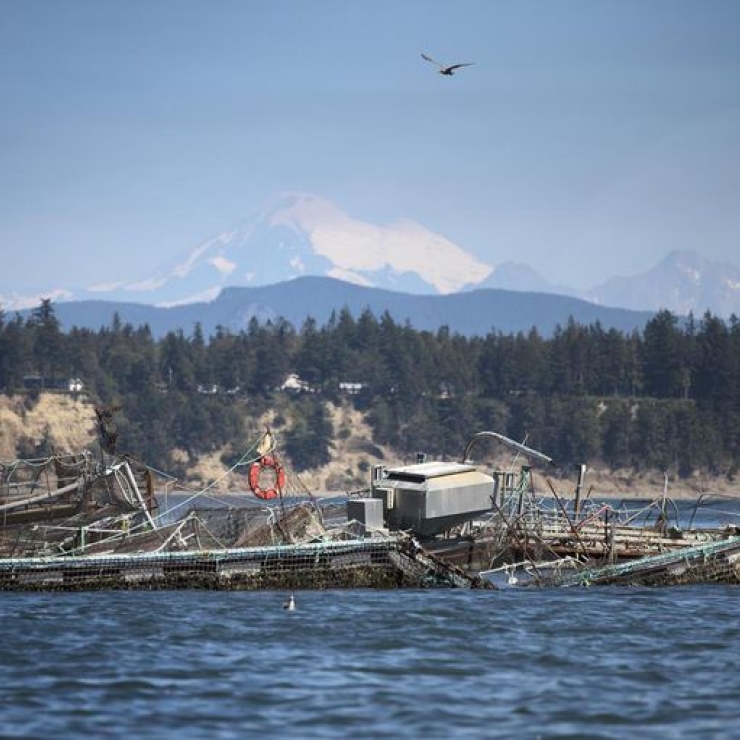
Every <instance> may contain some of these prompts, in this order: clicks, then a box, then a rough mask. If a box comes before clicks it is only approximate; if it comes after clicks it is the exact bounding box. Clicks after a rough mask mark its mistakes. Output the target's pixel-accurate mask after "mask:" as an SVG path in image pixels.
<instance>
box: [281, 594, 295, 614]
mask: <svg viewBox="0 0 740 740" xmlns="http://www.w3.org/2000/svg"><path fill="white" fill-rule="evenodd" d="M283 609H287V610H288V611H289V612H294V611H295V599H294V598H293V594H291V595H290V598H289V599H288V600H287V601H286V602H285V603H284V604H283Z"/></svg>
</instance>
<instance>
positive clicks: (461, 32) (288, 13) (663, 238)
mask: <svg viewBox="0 0 740 740" xmlns="http://www.w3.org/2000/svg"><path fill="white" fill-rule="evenodd" d="M421 51H425V52H427V53H428V54H430V55H432V56H434V57H436V58H438V59H441V60H444V61H450V62H455V61H473V62H475V66H472V67H469V68H466V69H464V70H462V71H461V72H460V73H459V74H458V75H455V76H454V77H452V78H448V77H443V76H441V75H438V74H436V72H435V70H434V68H433V67H432V66H431V65H429V64H427V63H425V62H424V61H423V60H422V59H421V58H420V56H419V55H420V52H421ZM0 95H1V98H0V100H1V103H0V257H2V260H1V262H0V292H2V291H9V290H13V289H16V290H22V289H24V288H25V287H26V286H32V285H36V286H43V287H46V286H51V285H56V284H60V283H62V284H64V283H66V284H69V285H79V284H82V283H90V282H94V281H102V280H105V279H108V278H112V277H114V276H117V277H120V278H129V279H133V278H138V277H141V276H142V275H146V274H147V273H148V271H149V270H152V269H154V268H156V267H157V266H159V265H161V264H164V263H166V262H169V261H170V260H171V259H172V258H173V257H175V256H178V255H180V254H182V253H185V252H188V251H189V250H191V249H192V248H193V247H194V246H196V245H197V244H198V243H199V242H201V241H202V240H204V239H206V238H208V237H210V236H213V235H214V234H216V233H218V232H220V231H223V230H225V229H228V228H229V227H231V226H232V225H233V224H234V223H235V222H236V221H238V220H240V219H241V218H243V217H245V216H248V215H249V214H251V213H253V212H255V211H257V210H259V209H260V208H261V207H262V206H263V205H264V204H265V203H266V202H268V201H269V200H271V199H272V198H274V197H275V196H276V195H277V194H279V193H280V192H282V191H286V190H301V191H306V192H310V193H314V194H317V195H320V196H323V197H325V198H328V199H330V200H332V201H333V202H335V203H336V204H337V205H338V206H340V207H341V208H343V209H344V210H346V211H347V212H348V213H349V214H350V215H352V216H354V217H356V218H360V219H365V220H370V221H375V222H388V221H391V220H393V219H395V218H399V217H409V218H413V219H416V220H418V221H419V222H421V223H422V224H423V225H424V226H426V227H427V228H429V229H432V230H434V231H438V232H440V233H442V234H443V235H444V236H446V237H447V238H449V239H451V240H452V241H454V242H455V243H457V244H458V245H460V246H461V247H463V248H465V249H467V250H468V251H470V252H472V253H474V254H475V255H477V256H478V257H480V258H482V259H483V260H485V261H487V262H489V263H491V264H495V263H498V262H502V261H505V260H517V261H522V262H527V263H529V264H530V265H532V266H533V267H535V268H536V269H537V270H538V271H540V272H541V273H543V274H545V275H546V276H547V277H549V278H550V279H552V280H554V281H558V282H561V283H567V284H570V285H573V286H575V287H583V288H585V287H590V286H591V285H593V284H595V283H597V282H599V281H601V280H602V279H604V278H606V277H608V276H611V275H614V274H633V273H636V272H641V271H643V270H646V269H649V268H650V267H652V266H653V265H654V264H656V263H657V262H658V261H659V260H660V259H661V258H662V257H664V256H665V255H666V254H667V253H668V252H669V251H671V250H673V249H695V250H697V251H699V252H701V253H702V254H705V255H706V256H709V257H713V258H717V259H723V260H726V261H732V262H734V263H735V264H739V263H740V249H739V247H740V240H739V239H738V235H739V234H740V2H736V1H735V0H726V1H721V0H693V1H691V2H689V1H685V0H634V1H632V0H562V1H560V0H540V1H539V2H534V1H530V0H509V1H508V2H499V1H498V0H455V2H450V0H444V1H442V2H438V1H436V0H263V1H257V0H239V1H237V0H234V1H231V2H228V1H224V0H214V1H212V2H206V1H201V0H198V1H191V2H189V1H187V0H171V1H170V0H89V1H82V0H47V1H41V0H0Z"/></svg>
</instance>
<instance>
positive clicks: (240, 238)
mask: <svg viewBox="0 0 740 740" xmlns="http://www.w3.org/2000/svg"><path fill="white" fill-rule="evenodd" d="M305 276H315V277H331V278H336V279H339V280H342V281H344V282H347V283H350V284H354V285H358V286H363V287H366V288H380V289H385V290H392V291H395V292H398V293H406V294H411V295H430V294H431V295H434V294H436V295H449V294H454V293H459V292H465V291H470V290H475V289H481V288H491V289H506V290H514V291H520V292H530V293H550V294H556V295H563V296H570V297H575V298H581V299H583V300H586V301H589V302H591V303H596V304H600V305H602V306H612V307H615V308H628V309H632V310H638V311H644V310H653V311H655V310H659V309H663V308H665V309H668V310H670V311H673V312H674V313H676V314H679V315H685V314H687V313H689V312H693V313H694V314H695V315H698V316H700V315H702V314H703V313H704V312H705V311H707V310H709V311H711V312H712V313H714V314H715V315H717V316H721V317H725V318H726V317H729V316H730V315H731V314H733V313H734V314H736V315H740V269H739V268H737V267H735V266H733V265H729V264H721V263H718V262H714V261H712V260H709V259H706V258H704V257H700V256H699V255H698V254H696V253H694V252H674V253H671V254H669V255H668V256H667V257H666V258H665V259H664V260H663V261H662V262H661V263H660V264H658V265H657V266H656V267H654V268H653V269H651V270H649V271H648V272H645V273H643V274H640V275H634V276H631V277H613V278H610V279H609V280H606V281H605V282H604V283H602V284H600V285H597V286H596V287H594V288H593V289H591V290H588V291H579V290H576V289H573V288H569V287H568V286H563V285H557V284H554V283H552V282H550V281H549V280H547V278H546V277H543V276H542V275H540V274H539V273H538V272H537V271H536V270H535V269H533V268H532V267H531V266H529V265H526V264H523V263H519V262H504V263H501V264H498V265H490V264H486V263H485V262H483V261H481V260H480V259H478V258H477V257H475V256H474V255H472V254H471V253H470V252H468V251H466V250H465V249H464V248H462V247H461V246H459V245H457V244H455V243H453V242H452V241H450V240H449V239H447V238H446V237H444V236H442V235H440V234H437V233H434V232H432V231H430V230H429V229H427V228H425V227H424V226H422V225H421V224H419V223H417V222H415V221H412V220H410V219H403V220H399V221H395V222H393V223H390V224H386V225H378V224H373V223H369V222H367V221H362V220H359V219H356V218H353V217H351V216H349V215H348V214H347V213H345V212H344V211H342V210H341V209H340V208H338V207H337V206H335V205H334V204H332V203H330V202H329V201H327V200H325V199H323V198H320V197H318V196H315V195H309V194H305V193H287V194H283V195H281V196H279V197H278V198H276V199H275V201H274V202H273V203H272V204H270V205H269V206H268V207H266V208H265V209H264V210H262V211H261V212H260V213H258V214H257V215H255V216H254V217H251V218H249V219H246V220H245V221H243V222H242V223H240V224H237V225H236V226H235V227H234V228H232V229H229V230H228V231H224V232H223V233H221V234H219V235H217V236H215V237H213V238H211V239H209V240H207V241H205V242H203V243H202V244H200V245H198V246H197V247H195V248H194V249H192V250H190V251H189V252H186V253H184V255H183V257H182V258H181V259H178V260H176V261H175V262H173V263H172V264H170V265H168V266H164V267H162V268H154V272H152V273H150V274H149V275H145V276H142V279H141V280H139V281H137V282H128V283H110V284H104V285H103V284H101V285H92V286H87V287H85V288H83V289H80V290H77V289H74V288H73V287H72V286H56V287H54V288H53V289H51V288H47V289H46V290H44V291H34V293H33V294H32V295H31V294H27V295H21V294H15V293H14V294H12V295H2V294H0V308H2V309H3V310H5V311H12V310H21V309H25V308H32V307H34V306H37V305H38V304H39V303H40V300H41V298H42V297H43V298H51V299H52V300H54V301H55V302H62V301H73V300H76V301H80V300H103V301H116V302H132V303H138V304H146V305H151V306H159V307H168V306H169V307H173V306H179V305H189V304H193V303H196V302H208V301H213V300H215V299H216V298H217V296H218V295H219V294H220V293H221V291H222V290H223V289H224V288H227V287H247V288H257V287H260V286H267V285H275V284H277V283H283V282H286V281H288V280H291V279H293V278H297V277H305Z"/></svg>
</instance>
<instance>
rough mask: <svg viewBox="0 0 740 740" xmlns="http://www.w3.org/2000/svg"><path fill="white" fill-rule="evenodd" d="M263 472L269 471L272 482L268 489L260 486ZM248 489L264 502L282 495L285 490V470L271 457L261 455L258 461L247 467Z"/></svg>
mask: <svg viewBox="0 0 740 740" xmlns="http://www.w3.org/2000/svg"><path fill="white" fill-rule="evenodd" d="M264 470H269V471H271V474H272V476H273V477H274V482H273V484H272V486H271V487H270V488H263V487H262V486H261V485H260V474H261V473H262V472H263V471H264ZM249 487H250V488H251V489H252V493H253V494H254V495H255V496H256V497H257V498H261V499H263V500H265V501H269V500H270V499H273V498H277V497H278V496H280V495H282V492H283V489H284V488H285V468H284V467H283V466H282V465H281V464H280V463H279V462H278V460H277V458H276V457H273V456H272V455H263V456H262V457H261V458H260V459H259V460H257V461H256V462H253V463H252V464H251V466H250V467H249Z"/></svg>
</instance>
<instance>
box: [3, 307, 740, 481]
mask: <svg viewBox="0 0 740 740" xmlns="http://www.w3.org/2000/svg"><path fill="white" fill-rule="evenodd" d="M291 376H295V377H291ZM70 379H79V380H80V381H81V382H82V384H83V386H84V391H85V393H87V394H88V396H89V397H90V398H91V399H92V400H93V402H94V403H98V404H101V405H107V406H114V405H115V406H119V407H120V409H121V410H120V411H119V412H118V414H119V415H118V426H119V437H120V440H121V444H122V447H124V448H125V450H126V451H130V452H131V453H133V454H135V455H138V456H140V457H141V458H142V459H145V460H146V461H147V462H148V463H149V464H151V465H153V466H155V467H159V468H160V469H162V470H168V471H172V472H174V473H177V471H178V469H180V470H183V469H184V468H186V467H187V466H188V464H190V463H192V462H193V461H195V460H197V459H198V458H199V457H202V456H205V455H208V454H212V453H213V452H214V451H216V450H224V449H226V450H229V449H230V450H232V452H231V453H229V452H226V453H223V458H224V460H223V461H224V464H228V463H229V460H230V455H233V456H238V454H239V453H240V452H241V450H242V449H243V447H244V440H245V439H248V438H250V437H253V436H254V435H256V434H258V433H259V419H260V418H262V417H263V416H264V414H265V413H266V412H271V413H272V415H273V417H274V418H275V419H276V422H277V423H279V424H280V425H281V426H282V427H283V428H284V429H285V434H284V438H283V442H284V445H285V453H286V454H287V455H288V457H289V459H290V462H291V465H292V467H293V469H294V470H295V471H297V472H300V471H301V470H305V469H308V468H313V467H317V466H320V465H322V464H323V463H325V462H326V461H327V460H328V458H329V451H330V449H331V445H332V444H333V443H334V442H335V441H336V440H335V439H334V438H333V435H334V434H335V431H334V429H333V427H332V424H331V423H330V418H329V410H330V408H331V404H330V403H329V402H333V403H334V404H340V403H346V404H351V405H352V406H354V407H355V409H357V410H359V411H362V412H364V414H365V418H366V419H367V420H368V422H369V423H370V425H371V428H372V434H373V442H374V443H375V444H377V445H382V446H385V447H386V448H389V449H393V450H394V451H397V452H398V454H399V455H400V456H409V455H412V454H413V453H414V452H415V451H417V450H423V451H425V452H426V453H428V454H430V455H433V456H444V457H447V458H457V457H459V455H460V453H461V451H462V449H463V448H464V446H465V443H466V441H467V440H468V439H469V437H470V436H471V435H472V434H473V433H475V432H477V431H480V430H484V429H488V430H493V431H498V432H500V433H502V434H505V435H506V436H509V437H512V438H514V439H517V440H521V441H525V440H526V443H527V444H528V445H530V446H532V447H535V448H537V449H539V450H542V451H543V452H545V453H546V454H548V455H550V456H551V457H553V458H554V459H555V460H556V461H557V462H558V463H559V464H561V465H563V466H567V465H570V464H571V463H580V462H587V463H588V464H590V465H593V464H596V463H601V464H603V465H606V466H608V467H610V468H619V469H629V470H633V471H638V472H639V471H645V470H657V471H669V472H670V473H671V474H672V475H674V476H681V477H688V476H690V475H692V474H694V473H696V472H697V471H701V472H702V473H705V474H707V475H712V476H718V475H721V476H725V477H728V478H730V479H732V478H733V477H734V476H735V475H736V473H737V467H738V460H740V325H739V324H738V322H737V321H736V320H735V319H734V318H733V319H732V320H731V321H730V322H729V323H726V322H724V321H723V320H721V319H719V318H717V317H714V316H712V315H710V314H707V315H705V316H704V317H703V318H702V319H701V320H698V321H693V320H690V321H689V322H688V323H687V324H683V323H682V324H679V322H678V320H677V318H676V317H675V316H674V315H673V314H671V313H669V312H666V311H664V312H661V313H659V314H657V315H656V316H655V317H654V318H653V319H651V320H650V321H649V322H648V323H647V324H646V326H645V328H644V330H643V331H642V332H633V333H629V334H625V333H622V332H620V331H618V330H609V331H605V330H604V329H603V328H602V327H601V326H600V325H599V324H598V323H597V324H594V325H590V326H581V325H578V324H576V323H574V322H569V323H568V324H567V325H566V326H562V327H559V328H558V330H557V331H556V332H555V334H554V335H553V336H552V337H551V338H548V339H545V338H543V337H542V336H540V335H539V334H538V332H537V331H536V330H535V329H532V330H531V331H530V332H529V333H527V334H523V333H518V334H515V335H506V334H501V333H497V334H493V333H492V334H488V335H486V336H479V337H472V338H468V337H464V336H461V335H458V334H454V333H450V331H449V330H447V329H445V328H442V329H440V330H438V331H437V332H434V333H432V332H427V331H417V330H415V329H414V328H413V327H411V326H408V325H399V324H397V323H395V322H394V321H393V320H392V319H391V318H390V316H389V315H388V314H384V315H382V316H380V317H376V316H375V315H373V314H372V313H371V312H370V311H369V310H366V311H364V312H363V313H362V314H361V315H360V316H358V317H354V316H353V315H352V314H351V313H350V312H349V311H348V310H347V309H345V310H341V311H338V312H337V313H335V314H334V315H333V316H332V317H331V319H330V320H329V321H328V322H327V323H326V324H325V325H321V326H319V325H318V324H317V323H316V322H315V321H312V320H308V321H306V322H305V323H304V325H303V326H301V327H300V328H295V327H293V326H291V325H290V324H289V323H287V322H285V321H277V322H274V323H269V322H268V323H267V324H259V323H258V322H257V321H256V320H255V321H252V323H251V324H250V325H249V327H248V329H247V330H246V331H243V332H239V333H232V332H230V331H227V330H226V329H223V328H218V329H217V330H216V332H215V334H214V335H213V336H211V337H205V336H204V334H203V332H202V330H201V329H200V327H199V326H198V325H196V326H195V328H194V331H193V332H192V335H185V334H184V333H183V332H177V333H169V334H167V335H166V336H165V337H164V338H163V339H161V340H158V341H155V340H154V339H153V337H152V335H151V332H150V331H149V329H148V328H147V327H146V326H142V327H134V326H131V325H127V324H122V323H121V322H120V321H119V320H114V321H113V323H112V325H111V326H110V327H107V328H105V329H102V330H99V331H91V330H88V329H72V330H71V331H69V332H62V331H61V330H60V328H59V323H58V321H57V319H56V316H55V311H54V306H53V305H52V304H51V303H50V302H49V301H44V302H42V304H41V305H40V306H39V307H38V308H37V309H36V310H34V311H33V312H32V314H31V315H30V316H29V317H28V318H22V317H20V316H18V315H16V316H15V317H9V316H7V315H2V314H0V390H2V392H3V393H5V394H6V395H10V394H16V393H25V394H26V395H27V396H28V398H29V401H28V403H32V402H33V395H34V393H35V392H36V391H37V390H38V389H39V388H40V387H41V386H43V387H44V388H50V387H59V388H62V389H66V388H68V385H69V381H70ZM289 379H290V380H289ZM286 380H289V382H288V383H286ZM33 452H38V453H39V454H41V453H43V452H44V451H43V450H41V449H39V450H28V449H23V450H18V451H17V453H18V454H23V455H26V456H27V455H29V454H31V453H33ZM234 459H235V457H234Z"/></svg>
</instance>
